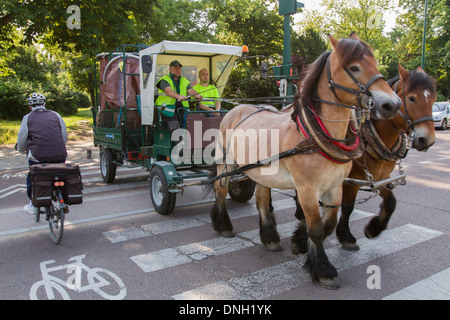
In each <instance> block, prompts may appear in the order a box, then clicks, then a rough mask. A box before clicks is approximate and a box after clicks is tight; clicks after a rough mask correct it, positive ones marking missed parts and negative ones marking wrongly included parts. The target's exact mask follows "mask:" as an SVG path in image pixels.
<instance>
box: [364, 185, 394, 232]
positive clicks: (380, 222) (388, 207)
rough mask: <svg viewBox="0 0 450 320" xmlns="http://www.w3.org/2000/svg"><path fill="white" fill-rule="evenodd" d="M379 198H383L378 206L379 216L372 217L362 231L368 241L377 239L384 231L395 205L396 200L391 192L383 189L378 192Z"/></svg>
mask: <svg viewBox="0 0 450 320" xmlns="http://www.w3.org/2000/svg"><path fill="white" fill-rule="evenodd" d="M380 196H381V197H382V198H383V202H382V203H381V205H380V208H381V211H380V214H379V215H378V216H376V217H373V218H372V220H370V222H369V224H368V225H367V226H366V228H365V229H364V234H365V235H366V237H367V238H369V239H371V238H375V237H378V236H379V235H380V233H381V232H382V231H383V230H384V229H386V227H387V224H388V222H389V219H390V218H391V215H392V213H393V212H394V210H395V207H396V205H397V200H396V199H395V196H394V193H393V192H392V191H391V190H388V189H383V190H382V191H381V192H380Z"/></svg>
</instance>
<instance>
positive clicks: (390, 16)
mask: <svg viewBox="0 0 450 320" xmlns="http://www.w3.org/2000/svg"><path fill="white" fill-rule="evenodd" d="M299 2H301V3H303V4H304V5H305V9H307V10H309V9H317V10H319V12H320V10H321V7H320V3H322V0H299ZM322 10H324V9H322ZM397 15H398V13H395V12H384V13H383V19H384V21H385V23H386V24H385V28H384V31H385V32H389V31H391V30H392V28H393V27H394V25H395V18H396V17H397ZM294 19H301V13H297V14H296V15H295V17H294Z"/></svg>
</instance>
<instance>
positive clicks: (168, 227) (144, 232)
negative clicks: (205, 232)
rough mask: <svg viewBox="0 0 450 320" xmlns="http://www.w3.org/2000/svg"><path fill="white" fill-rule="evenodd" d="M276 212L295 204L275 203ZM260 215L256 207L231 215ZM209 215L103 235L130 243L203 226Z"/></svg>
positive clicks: (239, 210)
mask: <svg viewBox="0 0 450 320" xmlns="http://www.w3.org/2000/svg"><path fill="white" fill-rule="evenodd" d="M273 206H274V207H275V210H283V209H288V208H294V207H295V202H294V201H293V200H292V199H283V200H277V201H274V202H273ZM256 214H258V211H257V210H256V206H255V205H252V206H246V207H241V208H238V209H234V210H230V211H229V215H230V218H232V219H237V218H241V217H246V216H251V215H256ZM210 221H211V220H210V217H209V214H202V215H196V216H194V217H186V218H180V219H170V220H166V221H160V222H155V223H149V224H145V225H141V226H138V227H128V228H123V229H118V230H111V231H106V232H103V235H104V236H105V237H106V238H108V239H109V240H110V241H111V242H112V243H117V242H122V241H128V240H133V239H139V238H142V237H148V236H151V235H156V234H161V233H166V232H172V231H179V230H183V229H188V228H193V227H198V226H201V225H205V224H209V223H210Z"/></svg>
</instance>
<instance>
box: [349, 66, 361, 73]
mask: <svg viewBox="0 0 450 320" xmlns="http://www.w3.org/2000/svg"><path fill="white" fill-rule="evenodd" d="M350 71H351V72H358V71H359V67H358V66H351V67H350Z"/></svg>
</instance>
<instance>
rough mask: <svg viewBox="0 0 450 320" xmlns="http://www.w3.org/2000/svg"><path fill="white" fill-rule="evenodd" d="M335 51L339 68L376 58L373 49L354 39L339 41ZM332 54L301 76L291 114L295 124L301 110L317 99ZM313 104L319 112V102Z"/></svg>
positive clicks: (326, 53) (329, 52)
mask: <svg viewBox="0 0 450 320" xmlns="http://www.w3.org/2000/svg"><path fill="white" fill-rule="evenodd" d="M334 50H335V52H336V53H337V55H338V56H339V62H340V66H338V67H344V66H346V65H347V64H349V63H350V62H351V61H359V60H362V59H363V58H364V56H370V57H374V54H373V51H372V48H371V47H370V46H369V45H368V44H367V43H365V42H362V41H360V40H356V39H352V38H348V39H341V40H339V41H338V43H337V45H336V47H335V48H334ZM330 54H331V51H326V52H324V53H322V54H321V55H320V56H319V57H318V58H317V59H316V60H315V61H314V62H313V63H311V64H309V65H308V66H306V68H304V70H303V71H302V74H301V76H300V78H302V79H303V80H302V81H301V90H299V91H298V92H297V93H296V94H295V98H294V111H293V112H292V114H291V117H292V119H293V120H294V122H295V121H296V117H297V115H298V114H299V112H300V110H301V109H300V108H301V107H302V106H306V105H308V104H309V103H311V102H313V101H312V100H311V99H313V98H317V87H318V85H317V84H318V82H319V79H320V75H321V74H322V70H323V69H324V67H325V63H326V61H327V59H328V57H329V56H330ZM313 103H314V108H315V109H316V111H317V112H319V106H320V104H319V103H318V102H313Z"/></svg>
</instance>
